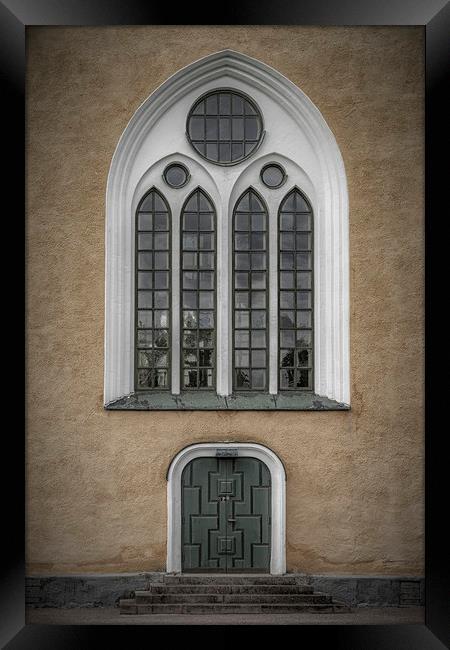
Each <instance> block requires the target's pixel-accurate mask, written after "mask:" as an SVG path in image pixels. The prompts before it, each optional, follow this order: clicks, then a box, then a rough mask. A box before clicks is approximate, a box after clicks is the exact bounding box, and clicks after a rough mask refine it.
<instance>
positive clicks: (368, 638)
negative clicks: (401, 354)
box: [0, 0, 450, 650]
mask: <svg viewBox="0 0 450 650" xmlns="http://www.w3.org/2000/svg"><path fill="white" fill-rule="evenodd" d="M174 13H175V12H174V11H173V9H172V8H171V7H170V6H169V5H168V3H167V4H163V3H158V4H156V3H153V4H152V3H150V2H145V1H142V0H127V2H125V1H122V0H91V1H90V2H89V1H88V0H59V1H58V2H55V1H53V0H0V66H1V83H2V90H3V92H2V97H3V100H2V107H3V109H4V115H5V121H4V123H3V125H4V128H3V136H2V140H3V158H4V161H5V159H6V161H7V165H6V168H5V171H4V176H3V180H4V187H5V188H7V191H4V192H3V215H4V221H6V223H7V224H8V225H10V224H11V223H16V224H17V223H20V216H21V215H20V206H21V205H25V201H24V199H25V189H24V182H23V180H24V168H25V154H24V145H25V135H24V126H25V111H24V94H25V93H24V91H25V53H26V47H25V46H26V39H25V30H26V27H27V26H30V25H63V26H64V25H118V24H125V25H137V24H149V25H151V24H159V25H170V24H176V25H180V24H191V25H200V24H211V25H213V24H217V25H219V24H223V25H258V24H267V25H271V24H273V25H280V24H288V25H289V24H293V25H310V24H311V25H313V24H315V25H423V26H424V29H425V34H426V124H425V134H426V178H425V183H426V226H425V234H426V279H425V282H426V354H425V364H426V386H425V395H426V412H425V455H426V467H425V473H426V491H425V505H426V521H425V538H426V563H425V566H426V570H425V579H426V621H425V625H391V626H385V625H374V626H351V625H341V626H327V625H321V626H296V628H295V635H296V636H295V639H296V641H297V643H300V644H301V645H303V644H305V646H306V642H308V641H309V640H311V641H313V643H314V646H316V644H318V643H319V646H320V643H323V645H324V647H330V648H331V647H332V648H342V649H344V648H345V650H359V649H361V650H371V649H372V648H373V649H374V650H375V649H376V650H383V649H386V650H390V649H391V648H392V650H394V649H395V650H403V649H404V650H416V649H417V650H419V649H420V650H434V649H436V650H438V649H439V648H443V647H445V646H444V645H443V644H448V643H449V640H450V634H449V621H450V608H449V601H450V598H449V596H450V580H449V559H448V556H449V549H448V541H447V536H446V534H445V532H444V530H445V529H443V528H442V523H441V522H442V521H443V519H445V512H446V511H448V505H447V504H448V490H446V487H447V481H446V474H447V472H448V467H447V465H448V460H447V455H446V454H445V442H446V429H445V425H443V424H441V418H442V416H443V415H444V408H445V405H446V399H445V398H446V397H447V393H448V388H447V383H446V378H445V374H444V372H445V364H442V365H441V364H439V366H438V363H437V361H438V360H440V359H441V357H442V352H443V346H442V342H443V341H445V337H444V325H445V319H443V318H442V315H443V314H440V313H439V312H440V309H439V306H440V303H441V300H442V296H445V295H446V292H445V291H443V282H444V280H445V271H444V261H445V260H446V256H445V255H444V254H443V252H444V251H443V246H444V243H445V242H446V241H448V239H446V238H445V237H444V236H443V228H442V226H443V225H444V222H446V221H447V220H448V216H447V215H448V207H446V203H445V200H444V188H445V189H446V186H447V184H448V178H447V175H448V163H447V151H446V147H447V148H448V145H446V142H448V141H449V138H448V131H449V127H448V121H449V120H448V105H447V104H446V102H445V91H446V87H447V86H448V78H447V74H446V73H447V65H448V61H449V60H450V52H449V44H450V39H449V34H450V29H449V27H450V7H449V5H448V3H447V2H445V0H427V2H423V0H390V2H389V3H387V2H373V1H372V2H371V0H346V1H341V0H340V1H336V2H334V3H331V2H330V1H329V0H328V1H327V0H305V1H299V2H289V3H286V2H284V3H283V2H278V3H273V2H272V3H269V2H267V0H261V1H260V2H254V1H252V0H241V1H240V2H239V3H237V2H236V3H235V4H231V3H226V5H224V6H223V8H222V10H221V11H217V14H218V15H216V16H214V15H213V13H212V11H209V10H208V13H207V14H205V13H202V11H201V6H200V5H198V6H197V5H195V6H189V7H187V6H184V7H180V8H179V9H178V8H177V12H176V18H177V21H176V22H175V23H174V22H173V18H174ZM5 91H6V92H5ZM5 98H6V99H5ZM445 135H447V137H445ZM12 188H14V191H13V190H12ZM446 194H448V192H446ZM445 198H447V196H446V197H445ZM12 215H13V216H12ZM18 230H19V240H20V239H21V240H22V241H23V230H22V228H21V226H19V228H18ZM5 241H6V237H5ZM5 248H6V247H5ZM441 253H442V254H441ZM22 259H24V257H23V258H22ZM15 264H16V265H17V266H16V268H18V267H19V266H20V259H19V258H18V257H15ZM9 271H10V267H9ZM22 279H23V278H22ZM5 289H6V298H4V299H7V300H9V299H11V301H12V299H13V297H14V295H16V294H17V287H15V288H9V287H5ZM19 293H20V292H19ZM8 313H11V312H8ZM18 313H20V307H19V309H18V311H16V318H13V319H12V320H11V333H14V334H15V335H16V337H17V335H18V334H19V338H18V341H17V349H18V350H20V349H23V338H21V337H20V330H19V331H18V330H17V314H18ZM22 313H23V312H22ZM13 323H14V327H13V326H12V325H13ZM8 340H9V339H8ZM438 346H439V348H438ZM8 347H9V346H8ZM443 366H444V369H442V367H443ZM17 367H18V366H17V354H15V359H14V368H16V369H17ZM22 370H23V368H20V367H19V377H18V382H16V384H15V385H16V387H17V386H20V384H21V381H20V379H21V376H20V375H22V376H23V373H22V372H21V371H22ZM25 389H26V387H25ZM14 393H15V394H16V399H18V406H19V408H20V407H21V406H22V404H23V403H24V401H23V399H22V395H23V391H20V390H19V389H17V388H16V389H15V391H14ZM4 404H5V407H6V408H8V411H10V410H11V409H10V404H9V402H4ZM11 412H13V411H11ZM442 421H443V422H445V419H443V420H442ZM15 422H16V421H15ZM447 428H448V426H447ZM16 429H17V422H16V424H14V426H11V427H10V429H9V430H6V431H5V435H4V436H3V453H4V459H7V462H4V466H5V465H6V464H7V465H8V466H9V468H10V470H12V471H10V474H9V477H8V482H7V483H6V485H5V487H4V491H3V506H4V512H3V524H4V526H3V531H4V534H3V536H2V537H3V539H2V541H3V543H4V549H5V550H4V551H3V559H4V561H3V563H2V567H1V571H2V576H1V581H0V590H1V620H2V626H1V634H0V642H1V644H2V647H4V646H5V645H6V647H8V648H11V649H14V650H15V649H16V648H33V650H37V649H39V648H52V649H53V648H64V649H70V648H88V647H98V646H99V644H100V643H104V642H106V639H107V636H109V635H111V634H113V635H114V639H115V641H116V642H119V643H120V642H123V641H125V640H126V641H127V642H129V641H130V640H131V642H135V641H136V640H137V639H138V638H139V637H143V638H146V639H147V641H148V640H149V638H150V639H151V638H152V637H151V634H152V628H151V627H147V628H146V626H111V627H110V626H98V627H94V626H92V627H90V626H82V625H80V626H46V625H25V561H24V555H25V543H24V537H25V525H24V512H25V469H24V455H25V454H24V452H25V444H24V436H23V435H22V434H21V432H20V431H19V432H17V430H16ZM5 558H6V561H5ZM191 627H192V628H194V627H195V626H191ZM283 628H284V629H283ZM215 629H217V628H215ZM169 631H170V633H171V634H172V633H173V632H175V631H176V630H175V628H174V627H171V629H170V630H169V629H165V630H164V634H168V633H169ZM179 631H182V632H183V634H185V632H186V629H183V630H181V628H179ZM196 631H197V632H198V629H197V630H196ZM217 631H218V632H219V633H220V635H221V636H222V637H224V638H227V639H230V640H231V639H234V638H235V633H234V632H233V629H232V628H231V627H229V626H227V627H223V628H222V629H221V630H220V631H219V630H218V629H217ZM284 631H285V627H284V626H279V627H278V629H277V635H279V634H280V633H283V632H284ZM243 632H245V630H242V631H241V632H240V635H239V638H240V639H242V633H243ZM168 639H169V637H168V636H167V637H166V642H168Z"/></svg>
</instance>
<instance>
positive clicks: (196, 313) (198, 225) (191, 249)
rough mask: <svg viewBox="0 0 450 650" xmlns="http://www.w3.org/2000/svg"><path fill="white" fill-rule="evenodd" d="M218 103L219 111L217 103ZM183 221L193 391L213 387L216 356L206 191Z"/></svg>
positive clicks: (185, 335) (185, 377)
mask: <svg viewBox="0 0 450 650" xmlns="http://www.w3.org/2000/svg"><path fill="white" fill-rule="evenodd" d="M211 106H212V104H211V105H210V106H209V108H207V110H210V109H211ZM215 106H216V108H215V111H216V113H217V102H216V105H215ZM204 108H205V107H204V105H203V109H202V110H204ZM214 125H216V126H214ZM216 127H217V119H216V118H214V120H212V119H211V118H207V135H208V137H212V136H213V135H214V134H216V135H215V137H216V138H217V133H216V131H215V129H216ZM208 146H209V145H208ZM186 210H189V211H188V212H187V211H186ZM181 224H182V229H181V256H182V282H181V289H182V295H181V327H182V336H181V347H182V351H181V383H182V388H186V389H189V390H191V389H192V390H200V389H206V390H211V389H212V388H214V385H215V355H216V350H215V329H214V328H215V288H216V268H215V267H216V258H215V252H214V251H215V248H216V243H215V237H216V231H215V212H214V206H213V205H212V203H211V201H210V200H209V198H208V197H207V196H206V194H205V193H204V192H202V190H196V191H195V192H193V194H192V195H191V196H190V197H189V199H188V200H187V202H186V204H185V209H184V210H183V213H182V218H181Z"/></svg>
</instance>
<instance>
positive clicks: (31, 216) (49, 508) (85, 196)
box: [26, 26, 424, 575]
mask: <svg viewBox="0 0 450 650" xmlns="http://www.w3.org/2000/svg"><path fill="white" fill-rule="evenodd" d="M423 45H424V43H423V30H422V28H414V27H362V28H361V27H357V28H344V27H325V28H321V27H301V26H289V27H287V26H281V27H190V26H182V27H175V26H169V27H161V26H149V27H117V28H116V27H100V28H99V27H81V28H60V27H54V28H48V27H42V28H41V27H33V28H28V30H27V47H28V74H27V225H26V233H27V434H26V435H27V437H26V449H27V455H26V463H27V488H26V489H27V573H28V574H30V575H32V574H45V573H48V574H58V573H82V572H116V571H117V572H121V571H152V570H161V569H164V563H165V553H166V481H165V475H166V471H167V467H168V464H169V462H170V460H171V458H172V457H173V456H174V455H175V454H176V452H177V451H178V450H179V449H180V448H182V447H184V446H186V445H188V444H190V443H193V442H200V441H216V440H236V441H238V440H247V441H254V442H259V443H261V444H265V445H267V446H269V447H271V448H272V449H273V450H274V451H275V452H276V453H277V454H278V455H279V456H280V457H281V458H282V460H283V462H284V463H285V466H286V469H287V476H288V479H287V563H288V570H289V571H301V572H312V573H332V574H337V573H343V574H345V573H347V574H355V573H358V574H391V575H394V574H401V575H417V574H419V575H420V574H421V573H423V536H424V530H423V505H424V485H423V407H424V399H423V306H424V300H423V206H424V181H423V153H424V146H423V134H424V124H423V119H424V113H423V80H424V78H423ZM225 48H231V49H235V50H237V51H240V52H243V53H245V54H248V55H250V56H253V57H256V58H258V59H260V60H262V61H264V62H265V63H268V64H269V65H272V66H273V67H275V68H277V69H278V70H279V71H280V72H281V73H282V74H284V75H286V76H287V77H288V78H289V79H291V80H292V81H293V82H294V83H296V84H297V85H298V86H299V87H300V88H301V89H302V90H303V91H304V92H305V93H306V94H307V95H308V96H309V97H310V98H311V100H312V101H313V102H314V103H315V104H316V106H317V107H318V108H319V109H320V111H321V112H322V114H323V115H324V117H325V119H326V120H327V122H328V124H329V126H330V128H331V129H332V131H333V132H334V134H335V136H336V139H337V142H338V144H339V146H340V148H341V151H342V155H343V158H344V163H345V166H346V171H347V177H348V185H349V198H350V260H351V262H350V264H351V268H350V282H351V287H350V291H351V314H350V317H351V323H350V327H351V396H352V409H351V411H350V412H310V413H308V412H299V413H295V412H269V413H264V412H251V413H248V412H247V413H245V412H241V413H239V412H186V413H182V412H181V413H178V412H175V413H174V412H154V413H151V412H120V411H109V412H108V411H105V410H104V409H103V401H102V391H103V333H104V328H103V318H104V210H105V204H104V200H105V188H106V179H107V174H108V169H109V165H110V162H111V157H112V154H113V151H114V148H115V146H116V144H117V141H118V139H119V137H120V135H121V133H122V131H123V129H124V128H125V126H126V124H127V122H128V120H129V119H130V117H131V116H132V114H133V112H134V111H135V109H136V108H137V107H138V106H139V105H140V104H141V102H142V101H143V100H144V99H145V98H146V97H147V96H148V95H149V94H150V93H151V92H152V91H153V90H154V89H155V88H156V87H157V86H158V85H159V84H161V83H162V82H163V81H164V80H165V79H166V78H167V77H168V76H169V75H171V74H173V73H174V72H176V71H177V70H178V69H179V68H181V67H183V66H185V65H186V64H188V63H190V62H191V61H194V60H196V59H198V58H200V57H202V56H204V55H206V54H209V53H211V52H214V51H218V50H221V49H225Z"/></svg>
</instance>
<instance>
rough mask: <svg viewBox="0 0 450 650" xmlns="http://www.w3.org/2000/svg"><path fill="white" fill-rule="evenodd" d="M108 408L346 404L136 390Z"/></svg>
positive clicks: (322, 407)
mask: <svg viewBox="0 0 450 650" xmlns="http://www.w3.org/2000/svg"><path fill="white" fill-rule="evenodd" d="M105 409H106V410H108V411H348V410H350V406H349V405H348V404H343V403H341V402H336V401H335V400H332V399H328V397H323V396H321V395H316V394H315V393H312V392H310V391H305V392H304V393H296V394H286V393H284V394H278V395H269V394H253V395H249V394H243V393H239V394H234V395H229V396H227V397H221V396H220V395H216V393H213V392H201V393H193V392H192V393H190V392H184V393H181V394H180V395H172V394H171V393H169V392H162V391H161V392H145V391H142V392H136V393H132V394H131V395H127V396H126V397H121V398H120V399H117V400H114V401H112V402H109V403H108V404H106V405H105Z"/></svg>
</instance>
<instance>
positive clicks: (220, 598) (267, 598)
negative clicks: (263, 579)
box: [134, 593, 331, 606]
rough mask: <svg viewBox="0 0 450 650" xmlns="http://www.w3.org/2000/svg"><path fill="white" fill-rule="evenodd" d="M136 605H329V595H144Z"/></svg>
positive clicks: (137, 598)
mask: <svg viewBox="0 0 450 650" xmlns="http://www.w3.org/2000/svg"><path fill="white" fill-rule="evenodd" d="M134 600H135V602H136V605H138V606H139V605H153V604H167V605H174V604H184V603H187V604H192V605H194V604H202V603H204V604H211V603H226V604H241V603H244V604H249V603H250V604H257V605H258V604H279V605H284V604H295V603H299V604H311V605H313V604H316V603H320V604H329V603H331V597H330V596H328V595H327V594H269V595H268V594H202V593H199V594H151V595H148V594H145V595H144V594H142V595H139V596H138V595H137V594H136V598H135V599H134Z"/></svg>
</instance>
